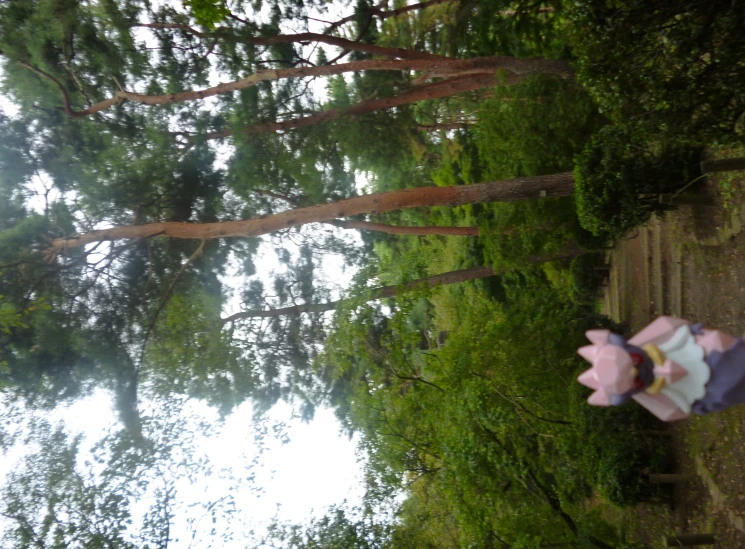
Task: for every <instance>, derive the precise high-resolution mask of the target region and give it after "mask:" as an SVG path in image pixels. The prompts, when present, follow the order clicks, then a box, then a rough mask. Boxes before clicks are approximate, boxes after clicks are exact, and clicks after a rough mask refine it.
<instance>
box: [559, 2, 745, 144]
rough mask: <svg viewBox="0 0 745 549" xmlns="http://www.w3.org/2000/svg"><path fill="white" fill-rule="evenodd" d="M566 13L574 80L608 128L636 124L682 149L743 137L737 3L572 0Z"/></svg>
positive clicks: (743, 6)
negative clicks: (575, 72)
mask: <svg viewBox="0 0 745 549" xmlns="http://www.w3.org/2000/svg"><path fill="white" fill-rule="evenodd" d="M566 8H567V10H566V13H567V15H568V25H567V31H568V34H569V36H570V42H571V45H572V47H573V54H574V56H575V59H576V62H575V66H576V67H577V69H578V80H579V81H580V82H581V83H582V85H583V86H584V87H585V88H586V89H587V90H588V91H589V92H590V93H591V94H592V95H593V97H594V98H595V100H596V101H597V103H598V104H599V105H600V107H601V109H602V110H603V112H604V113H605V114H606V115H607V116H608V117H609V118H610V119H611V120H612V121H613V122H614V123H615V124H619V125H627V124H628V123H629V122H632V123H642V124H643V125H644V126H645V130H646V131H647V132H649V133H650V134H658V135H665V136H666V137H667V138H668V139H676V140H679V141H682V142H687V143H691V142H693V143H699V144H706V143H707V142H708V141H711V140H730V139H732V138H736V137H737V135H738V133H739V135H740V136H742V135H743V131H742V130H743V127H742V120H743V114H744V113H745V2H743V0H710V1H706V2H701V1H700V0H659V1H655V2H650V1H648V0H618V1H614V2H597V1H595V0H580V1H578V2H572V3H567V5H566ZM738 122H739V123H740V124H739V125H738Z"/></svg>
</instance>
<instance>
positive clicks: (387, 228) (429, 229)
mask: <svg viewBox="0 0 745 549" xmlns="http://www.w3.org/2000/svg"><path fill="white" fill-rule="evenodd" d="M253 191H254V192H255V193H257V194H260V195H263V196H270V197H272V198H276V199H278V200H282V201H284V202H287V203H288V204H290V205H291V206H292V207H293V208H302V207H303V206H302V202H301V201H300V200H298V199H296V198H294V197H292V196H287V195H285V194H282V193H277V192H274V191H269V190H266V189H254V190H253ZM324 223H326V224H327V225H333V226H335V227H339V228H340V229H358V230H361V231H375V232H378V233H387V234H410V235H419V236H429V235H441V236H478V235H479V228H478V227H441V226H424V227H406V226H400V225H388V224H386V223H375V222H373V221H358V220H341V219H334V220H332V221H324Z"/></svg>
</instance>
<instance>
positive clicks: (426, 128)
mask: <svg viewBox="0 0 745 549" xmlns="http://www.w3.org/2000/svg"><path fill="white" fill-rule="evenodd" d="M469 126H472V124H469V123H468V122H440V123H437V124H418V125H417V127H416V129H417V130H419V131H423V132H428V133H429V132H438V131H440V130H445V131H449V130H459V129H462V128H468V127H469Z"/></svg>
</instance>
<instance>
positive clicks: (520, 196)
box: [50, 172, 574, 253]
mask: <svg viewBox="0 0 745 549" xmlns="http://www.w3.org/2000/svg"><path fill="white" fill-rule="evenodd" d="M573 192H574V174H573V173H571V172H567V173H559V174H554V175H541V176H536V177H522V178H517V179H508V180H505V181H492V182H490V183H479V184H476V185H459V186H455V187H419V188H414V189H404V190H400V191H389V192H384V193H376V194H369V195H364V196H357V197H354V198H347V199H345V200H340V201H338V202H331V203H328V204H321V205H318V206H309V207H306V208H296V209H292V210H287V211H284V212H281V213H278V214H274V215H269V216H266V217H263V218H255V219H246V220H242V221H222V222H218V223H177V222H161V223H149V224H145V225H125V226H121V227H113V228H111V229H102V230H98V231H91V232H89V233H85V234H83V235H80V236H74V237H70V238H58V239H56V240H54V241H52V244H51V247H50V252H52V253H57V252H63V251H65V250H67V249H72V248H79V247H81V246H85V245H87V244H91V243H93V242H102V241H114V240H122V239H130V238H152V237H156V236H164V237H170V238H187V239H199V240H210V239H213V238H223V237H255V236H260V235H264V234H268V233H273V232H275V231H279V230H281V229H288V228H291V227H300V226H302V225H306V224H308V223H323V222H325V221H331V220H334V219H339V218H344V217H352V216H355V215H362V214H381V213H385V212H392V211H398V210H404V209H409V208H422V207H431V206H449V207H452V206H461V205H463V204H478V203H481V202H512V201H518V200H527V199H530V198H545V197H555V196H570V195H571V194H572V193H573Z"/></svg>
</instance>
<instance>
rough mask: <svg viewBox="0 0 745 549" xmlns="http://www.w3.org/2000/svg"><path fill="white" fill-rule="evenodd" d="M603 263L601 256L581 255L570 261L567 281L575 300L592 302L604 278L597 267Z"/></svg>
mask: <svg viewBox="0 0 745 549" xmlns="http://www.w3.org/2000/svg"><path fill="white" fill-rule="evenodd" d="M604 263H605V259H604V258H603V256H602V254H582V255H580V256H577V257H575V258H574V259H572V262H571V263H570V264H569V277H570V278H569V280H570V284H571V288H572V294H573V297H574V299H575V300H577V301H579V302H585V301H592V300H593V299H594V298H595V296H597V294H598V289H599V288H600V285H601V284H602V283H603V278H604V276H605V275H604V274H603V272H602V271H600V270H598V269H597V267H600V266H602V265H603V264H604Z"/></svg>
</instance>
